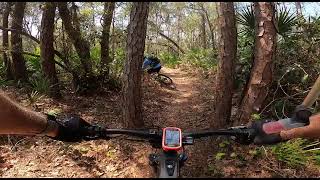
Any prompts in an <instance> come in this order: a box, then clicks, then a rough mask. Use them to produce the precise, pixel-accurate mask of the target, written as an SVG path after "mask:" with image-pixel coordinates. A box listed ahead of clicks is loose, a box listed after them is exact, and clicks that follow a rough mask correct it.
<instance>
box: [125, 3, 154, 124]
mask: <svg viewBox="0 0 320 180" xmlns="http://www.w3.org/2000/svg"><path fill="white" fill-rule="evenodd" d="M148 11H149V2H134V3H133V6H132V9H131V13H130V23H129V25H128V36H127V45H126V62H125V69H124V72H123V88H122V92H123V106H122V107H123V118H124V126H125V127H127V128H135V127H143V125H144V123H143V118H142V100H141V99H142V92H141V72H142V69H141V66H142V61H143V53H144V48H145V37H146V31H147V19H148Z"/></svg>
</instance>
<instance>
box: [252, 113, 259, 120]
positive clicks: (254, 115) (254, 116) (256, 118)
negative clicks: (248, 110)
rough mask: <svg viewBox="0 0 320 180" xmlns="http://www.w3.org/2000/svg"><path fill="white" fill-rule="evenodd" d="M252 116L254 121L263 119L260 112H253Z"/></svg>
mask: <svg viewBox="0 0 320 180" xmlns="http://www.w3.org/2000/svg"><path fill="white" fill-rule="evenodd" d="M251 118H252V119H253V120H254V121H259V120H261V117H260V114H251Z"/></svg>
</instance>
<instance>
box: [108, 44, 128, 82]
mask: <svg viewBox="0 0 320 180" xmlns="http://www.w3.org/2000/svg"><path fill="white" fill-rule="evenodd" d="M125 55H126V54H125V49H124V48H117V49H115V56H114V60H113V61H112V62H111V64H110V75H111V76H112V77H114V78H115V79H119V78H120V76H121V75H122V73H123V66H124V61H125Z"/></svg>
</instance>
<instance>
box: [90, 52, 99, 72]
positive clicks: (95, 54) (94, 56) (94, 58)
mask: <svg viewBox="0 0 320 180" xmlns="http://www.w3.org/2000/svg"><path fill="white" fill-rule="evenodd" d="M90 58H91V60H92V62H93V64H94V65H95V66H94V67H100V62H101V61H100V60H101V46H94V47H92V48H91V51H90ZM93 71H94V72H95V73H96V74H98V72H99V68H95V69H93Z"/></svg>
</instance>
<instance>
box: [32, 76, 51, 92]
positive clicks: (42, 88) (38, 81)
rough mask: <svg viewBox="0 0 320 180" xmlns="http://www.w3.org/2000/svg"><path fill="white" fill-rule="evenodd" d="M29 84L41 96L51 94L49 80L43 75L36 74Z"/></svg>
mask: <svg viewBox="0 0 320 180" xmlns="http://www.w3.org/2000/svg"><path fill="white" fill-rule="evenodd" d="M29 82H30V84H31V87H32V89H33V90H34V91H36V92H38V93H41V94H49V92H50V83H49V80H48V79H47V78H45V77H44V75H43V74H42V73H36V74H34V75H33V76H32V77H31V78H29Z"/></svg>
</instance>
